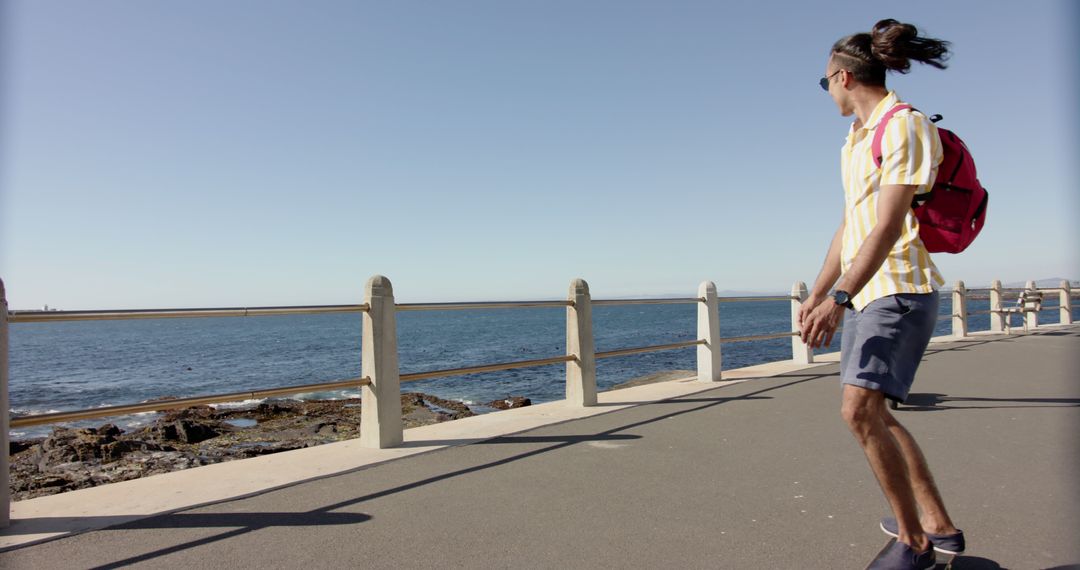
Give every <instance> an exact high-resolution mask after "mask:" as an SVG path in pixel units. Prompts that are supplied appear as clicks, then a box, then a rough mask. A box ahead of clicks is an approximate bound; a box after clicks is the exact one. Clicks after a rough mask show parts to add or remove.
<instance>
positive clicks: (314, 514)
mask: <svg viewBox="0 0 1080 570" xmlns="http://www.w3.org/2000/svg"><path fill="white" fill-rule="evenodd" d="M832 376H836V373H832V374H810V375H792V376H787V377H780V376H778V377H776V378H782V379H790V378H793V377H794V378H798V379H795V380H793V381H790V382H786V383H783V384H779V385H774V386H769V387H767V388H762V389H760V390H757V391H754V392H750V393H747V394H743V395H740V396H732V397H725V398H701V397H696V398H689V399H687V400H685V401H684V400H680V399H679V398H673V399H671V400H663V401H659V402H651V403H648V404H643V405H642V407H644V406H653V405H670V404H673V403H684V404H690V405H693V404H700V405H696V406H693V407H691V408H688V409H684V410H678V411H672V412H670V413H666V414H662V415H660V416H656V417H652V418H648V419H645V420H641V421H637V422H632V423H628V424H625V425H621V426H618V427H615V428H612V429H609V430H605V431H602V432H599V433H596V434H588V435H573V436H553V437H548V436H503V437H498V438H494V439H492V440H485V441H484V442H482V443H483V444H487V443H491V444H495V445H498V444H506V443H552V445H548V446H546V447H542V448H540V449H534V450H531V451H526V452H524V453H519V454H517V455H512V456H509V457H504V458H502V459H498V460H496V461H490V462H488V463H484V464H481V465H474V466H471V467H466V468H463V469H458V470H456V471H451V472H448V473H443V474H440V475H436V476H433V477H428V478H425V479H420V480H417V481H413V482H411V483H405V484H403V485H399V486H397V487H392V488H389V489H385V490H382V491H377V492H374V493H369V494H366V495H363V496H360V497H356V498H352V499H349V500H346V501H341V502H338V503H334V504H331V505H326V506H323V507H320V508H317V509H312V510H310V511H304V512H296V513H240V514H236V515H235V516H234V515H232V514H220V515H219V514H214V513H190V512H183V511H181V512H177V513H172V514H165V515H158V516H153V517H149V518H145V519H140V520H137V521H131V522H126V523H122V524H119V525H114V526H112V527H109V528H112V529H123V530H144V529H158V528H187V527H200V528H202V527H223V526H240V525H243V526H241V528H237V529H235V530H231V531H229V532H226V533H222V534H218V535H213V536H208V537H204V538H201V539H198V540H193V541H188V542H184V543H181V544H177V545H174V546H170V547H168V548H163V549H158V550H155V551H153V552H147V553H145V554H140V555H137V556H132V557H128V558H125V559H122V560H117V561H114V562H110V563H108V564H104V565H100V566H96V567H94V568H97V569H107V568H120V567H124V566H128V565H131V564H137V563H140V562H146V561H149V560H153V559H155V558H158V557H160V556H165V555H169V554H173V553H176V552H180V551H183V550H187V549H190V548H196V547H199V546H204V545H207V544H212V543H214V542H218V541H221V540H226V539H229V538H233V537H236V536H240V535H243V534H247V533H250V532H254V531H257V530H260V529H263V528H267V527H273V526H308V525H319V524H327V523H324V522H321V521H322V519H323V517H327V516H331V515H333V514H334V513H333V511H335V510H337V509H342V508H346V507H352V506H355V505H358V504H362V503H365V502H368V501H372V500H375V499H379V498H382V497H387V496H391V495H395V494H398V493H403V492H406V491H410V490H413V489H417V488H420V487H424V486H426V485H431V484H433V483H438V482H441V481H446V480H449V479H453V478H456V477H461V476H464V475H468V474H471V473H476V472H480V471H484V470H486V469H491V468H495V467H499V466H502V465H507V464H510V463H514V462H516V461H521V460H523V459H528V458H531V457H536V456H539V455H543V454H545V453H550V452H553V451H557V450H560V449H564V448H567V447H570V446H573V445H577V444H579V443H583V442H591V441H610V440H632V439H640V438H641V436H637V435H629V434H621V433H620V432H624V431H627V430H631V429H634V428H638V427H641V426H645V425H649V424H654V423H657V422H661V421H665V420H669V419H672V418H675V417H679V416H682V415H685V414H691V413H694V412H699V411H702V410H706V409H709V408H713V407H715V406H719V405H722V404H727V403H732V402H740V401H750V400H760V399H767V398H761V397H755V396H759V395H760V394H764V393H767V392H771V391H774V390H780V389H783V388H788V387H791V386H795V385H798V384H803V383H805V382H810V381H813V380H819V379H822V378H828V377H832ZM718 388H719V387H718ZM412 443H413V445H417V444H418V443H423V442H412ZM361 469H362V468H361ZM361 469H354V470H350V471H347V472H343V473H336V474H333V475H328V476H325V477H318V478H313V479H308V480H305V481H299V482H296V483H292V484H289V485H285V486H282V487H278V488H276V489H270V490H267V491H263V492H261V493H255V494H253V495H248V496H247V498H250V497H253V496H258V495H263V494H266V493H271V492H274V491H277V490H281V489H283V488H288V487H294V486H296V485H300V484H304V483H311V482H313V481H318V480H324V479H330V478H334V477H342V476H346V475H348V474H350V473H354V472H356V471H360V470H361ZM222 502H227V501H222ZM262 515H265V516H262ZM352 516H353V517H354V518H352V519H346V518H340V517H339V518H336V519H331V520H334V521H337V522H334V523H330V524H354V523H362V522H365V521H368V520H371V518H372V517H371V515H367V514H355V515H352ZM215 519H217V520H215ZM31 520H32V521H34V522H36V523H40V522H41V521H40V520H34V519H31ZM68 520H70V519H68ZM345 521H348V522H345ZM27 522H30V521H27ZM195 523H201V524H195Z"/></svg>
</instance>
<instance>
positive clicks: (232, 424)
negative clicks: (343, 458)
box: [9, 392, 531, 501]
mask: <svg viewBox="0 0 1080 570" xmlns="http://www.w3.org/2000/svg"><path fill="white" fill-rule="evenodd" d="M530 403H531V402H530V401H529V399H528V398H522V397H512V398H506V399H503V400H496V401H494V402H489V403H487V404H484V407H487V408H494V409H509V408H520V407H522V406H527V405H529V404H530ZM401 409H402V419H403V420H404V423H405V427H406V428H411V427H417V426H422V425H427V424H433V423H439V422H445V421H450V420H456V419H460V418H467V417H469V416H473V415H476V413H475V412H474V411H473V410H472V409H470V408H469V407H468V406H466V405H465V404H462V403H461V402H456V401H452V400H444V399H442V398H439V397H437V396H432V395H430V394H423V393H418V392H410V393H405V394H402V395H401ZM359 435H360V400H359V399H351V400H306V401H297V400H269V401H266V402H263V403H261V404H258V405H255V406H252V407H250V408H241V409H236V408H231V409H222V410H217V409H214V408H212V407H210V406H195V407H190V408H184V409H179V410H170V411H166V412H163V415H162V417H160V418H159V419H158V420H157V421H155V422H154V423H153V424H151V425H149V426H146V427H142V428H139V429H135V430H131V431H124V430H122V429H120V428H119V427H117V426H115V425H113V424H104V425H102V426H100V427H97V428H75V429H73V428H62V427H61V428H54V430H53V433H52V434H51V435H50V436H49V437H46V438H42V439H32V440H23V441H13V442H11V447H10V449H9V454H10V460H11V468H10V469H11V496H12V499H13V500H16V501H19V500H25V499H32V498H35V497H43V496H46V495H53V494H56V493H63V492H65V491H72V490H75V489H85V488H88V487H94V486H97V485H104V484H106V483H116V482H119V481H126V480H129V479H137V478H139V477H146V476H149V475H157V474H160V473H168V472H170V471H179V470H182V469H188V468H191V467H199V466H202V465H211V464H213V463H221V462H223V461H232V460H234V459H244V458H248V457H255V456H258V455H267V454H270V453H279V452H282V451H289V450H293V449H301V448H304V447H311V446H315V445H322V444H324V443H332V442H335V441H342V440H346V439H352V438H355V437H358V436H359Z"/></svg>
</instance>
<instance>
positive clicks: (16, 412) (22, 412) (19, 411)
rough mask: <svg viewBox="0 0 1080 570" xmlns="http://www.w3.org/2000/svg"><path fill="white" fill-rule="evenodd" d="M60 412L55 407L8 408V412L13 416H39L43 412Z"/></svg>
mask: <svg viewBox="0 0 1080 570" xmlns="http://www.w3.org/2000/svg"><path fill="white" fill-rule="evenodd" d="M58 412H60V410H53V409H48V410H34V409H30V408H8V413H9V414H10V415H11V417H16V416H38V415H41V414H55V413H58Z"/></svg>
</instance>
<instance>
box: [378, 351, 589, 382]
mask: <svg viewBox="0 0 1080 570" xmlns="http://www.w3.org/2000/svg"><path fill="white" fill-rule="evenodd" d="M571 360H577V357H576V356H573V355H566V356H555V357H552V358H541V359H538V360H518V361H516V362H504V363H500V364H485V365H483V366H469V367H467V368H447V369H445V370H431V371H429V372H414V373H411V374H402V375H401V376H400V379H401V381H402V382H416V381H417V380H427V379H429V378H443V377H446V376H460V375H462V374H475V373H479V372H495V371H498V370H513V369H515V368H530V367H533V366H544V365H547V364H558V363H560V362H570V361H571Z"/></svg>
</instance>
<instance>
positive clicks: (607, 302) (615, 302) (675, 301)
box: [592, 297, 705, 307]
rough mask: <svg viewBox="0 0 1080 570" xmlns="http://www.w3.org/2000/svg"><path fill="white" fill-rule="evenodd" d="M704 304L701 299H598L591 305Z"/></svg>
mask: <svg viewBox="0 0 1080 570" xmlns="http://www.w3.org/2000/svg"><path fill="white" fill-rule="evenodd" d="M704 302H705V299H704V298H702V297H683V298H678V299H599V300H594V301H593V302H592V305H593V306H594V307H605V306H613V305H679V304H693V303H704Z"/></svg>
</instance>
